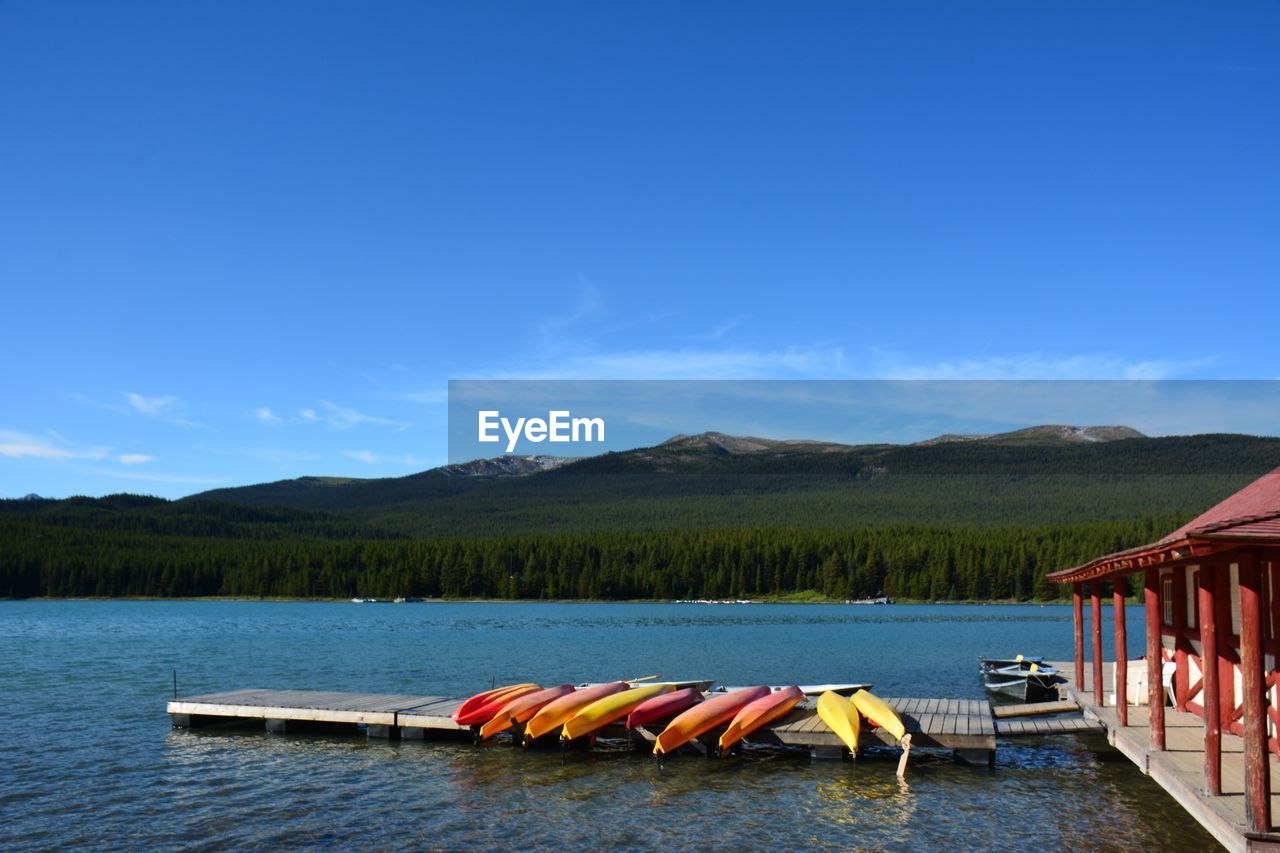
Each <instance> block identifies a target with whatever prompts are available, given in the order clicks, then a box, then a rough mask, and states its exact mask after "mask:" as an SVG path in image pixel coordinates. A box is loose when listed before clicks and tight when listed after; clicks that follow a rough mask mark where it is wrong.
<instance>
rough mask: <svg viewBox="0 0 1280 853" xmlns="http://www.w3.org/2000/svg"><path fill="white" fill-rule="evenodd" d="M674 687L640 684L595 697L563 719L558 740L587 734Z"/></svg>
mask: <svg viewBox="0 0 1280 853" xmlns="http://www.w3.org/2000/svg"><path fill="white" fill-rule="evenodd" d="M675 689H676V686H675V685H674V684H642V685H640V686H639V687H632V688H631V689H630V690H623V691H620V692H618V693H615V694H613V695H612V696H605V697H604V698H602V699H597V700H596V701H594V702H592V703H591V704H590V705H586V706H584V707H583V708H581V709H580V710H579V711H578V713H576V714H574V715H573V716H572V717H570V718H569V719H568V720H566V721H565V724H564V731H562V732H561V733H560V740H576V739H577V738H580V737H583V736H585V735H589V734H591V733H592V732H594V731H595V730H596V729H599V728H603V727H604V726H607V725H609V724H610V723H614V722H617V721H618V720H621V719H623V718H624V717H626V716H627V715H628V714H630V713H631V712H632V711H634V710H635V709H636V708H638V707H640V706H641V705H642V704H644V703H645V702H646V701H648V700H649V699H651V698H653V697H654V696H658V695H660V694H662V693H671V692H672V691H674V690H675Z"/></svg>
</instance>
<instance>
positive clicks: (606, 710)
mask: <svg viewBox="0 0 1280 853" xmlns="http://www.w3.org/2000/svg"><path fill="white" fill-rule="evenodd" d="M708 686H709V683H708V682H655V683H635V682H629V681H611V682H607V683H603V684H589V685H581V686H576V687H575V686H574V685H571V684H561V685H558V686H555V687H542V686H541V685H538V684H533V683H526V684H511V685H506V686H503V687H495V688H494V689H492V690H487V691H485V692H483V693H477V694H476V695H475V696H472V697H471V698H469V699H467V700H466V701H465V702H463V703H462V705H461V706H460V707H459V708H458V710H457V711H455V712H454V714H453V721H454V722H455V723H457V724H458V725H459V726H466V727H469V728H471V729H472V730H473V731H475V732H476V737H477V740H478V741H484V740H488V739H489V738H491V737H493V736H495V735H497V734H499V733H501V732H504V731H508V730H510V731H512V732H513V735H515V736H516V737H518V738H519V739H520V740H521V741H522V742H523V744H524V745H525V746H529V745H531V744H533V743H535V742H538V741H540V740H542V739H544V738H546V739H550V737H551V736H553V735H554V734H555V733H556V732H559V739H560V741H561V742H563V743H569V742H573V741H577V740H579V739H581V738H590V737H594V736H595V735H596V733H597V732H599V731H600V730H601V729H603V728H605V727H606V726H624V727H625V728H626V729H627V730H628V731H632V730H636V729H641V728H643V729H645V732H646V734H649V735H650V736H654V735H656V737H655V738H654V743H653V753H654V755H664V754H669V753H673V752H675V751H676V750H678V749H679V748H680V747H682V746H684V745H685V744H687V743H689V742H690V741H693V740H694V739H703V737H704V736H705V735H707V734H708V733H715V732H717V731H718V732H719V735H718V738H717V740H716V742H715V748H716V749H718V750H719V751H720V752H721V753H722V754H723V753H724V752H725V751H727V750H729V749H731V748H732V747H733V746H734V745H735V744H737V743H738V742H739V741H742V740H744V739H745V738H748V737H749V736H750V735H751V734H752V733H753V732H757V731H759V730H760V729H763V728H765V727H766V726H769V725H770V724H772V723H777V722H778V721H780V720H782V719H783V718H784V717H786V716H787V715H788V714H790V713H791V712H792V711H793V710H794V709H795V707H796V706H797V705H799V704H800V703H801V702H802V701H804V700H805V699H806V697H807V695H809V694H811V693H813V692H820V695H819V696H818V700H817V705H816V710H817V713H818V716H819V717H821V719H822V720H823V722H825V723H826V724H827V727H828V728H829V729H830V730H831V731H832V732H834V733H835V734H836V735H837V736H838V737H839V738H840V740H841V741H842V742H843V743H844V744H845V746H846V747H847V748H848V749H849V750H850V751H851V752H852V753H854V754H855V755H856V754H857V752H858V739H859V737H860V734H861V729H862V723H863V720H864V719H865V720H866V721H867V722H869V723H870V724H871V725H873V726H878V727H879V728H881V729H883V730H884V731H885V732H887V733H889V734H890V735H892V736H893V738H894V739H895V740H897V741H899V742H902V741H903V739H904V736H905V735H906V729H905V726H904V725H903V723H902V719H901V718H900V717H899V716H898V714H897V712H895V711H894V710H893V708H892V707H890V706H889V705H888V704H887V703H886V702H885V701H884V700H882V699H880V698H879V697H877V696H875V695H873V694H872V693H870V692H869V691H868V690H866V689H865V688H864V687H863V686H861V685H843V687H844V688H845V689H844V690H843V691H842V689H841V687H842V686H841V685H821V686H818V687H816V688H815V687H810V688H801V687H799V686H795V685H793V686H789V687H768V686H756V687H740V688H729V689H724V690H721V691H709V690H707V689H706V688H707V687H708ZM842 692H848V693H849V694H850V695H842ZM908 742H909V739H908ZM706 745H707V746H708V747H710V746H711V744H710V743H707V744H706Z"/></svg>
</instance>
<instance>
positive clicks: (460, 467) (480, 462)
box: [436, 454, 582, 477]
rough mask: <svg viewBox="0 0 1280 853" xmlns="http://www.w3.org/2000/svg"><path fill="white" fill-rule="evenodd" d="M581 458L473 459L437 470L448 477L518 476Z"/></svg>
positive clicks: (516, 457)
mask: <svg viewBox="0 0 1280 853" xmlns="http://www.w3.org/2000/svg"><path fill="white" fill-rule="evenodd" d="M581 458H582V457H580V456H519V455H515V454H511V455H507V456H495V457H493V458H491V459H473V460H471V461H470V462H459V463H458V464H456V465H444V466H442V467H440V468H438V469H436V470H438V471H439V472H440V473H441V474H443V475H445V476H446V477H480V476H492V475H495V474H505V475H518V474H536V473H538V472H539V471H550V470H551V469H553V468H559V467H560V466H561V465H568V464H570V463H571V462H577V461H578V460H579V459H581Z"/></svg>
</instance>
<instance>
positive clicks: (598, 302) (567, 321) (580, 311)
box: [537, 278, 604, 349]
mask: <svg viewBox="0 0 1280 853" xmlns="http://www.w3.org/2000/svg"><path fill="white" fill-rule="evenodd" d="M603 304H604V299H603V298H602V297H601V295H600V291H599V289H598V288H596V286H595V285H594V284H592V283H591V282H590V281H588V280H587V279H585V278H584V279H582V280H580V281H579V282H578V299H577V301H576V302H575V303H574V306H573V307H572V308H571V309H569V310H568V311H565V312H563V313H560V314H556V315H554V316H551V317H547V318H545V319H544V320H543V321H542V322H541V323H539V324H538V326H537V330H538V344H539V346H540V347H541V348H553V349H554V348H559V347H560V346H562V345H563V344H564V340H563V339H564V337H565V336H566V334H567V333H568V332H569V331H570V330H571V329H573V328H574V327H575V326H578V325H579V324H581V323H583V322H585V321H586V320H589V319H593V318H595V317H596V316H597V314H598V313H599V311H600V308H601V306H602V305H603Z"/></svg>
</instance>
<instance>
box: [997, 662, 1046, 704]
mask: <svg viewBox="0 0 1280 853" xmlns="http://www.w3.org/2000/svg"><path fill="white" fill-rule="evenodd" d="M982 677H983V684H984V685H985V686H986V688H987V689H988V690H990V691H993V692H995V693H1003V694H1004V695H1006V696H1012V697H1014V698H1015V699H1020V700H1022V701H1023V702H1035V701H1038V700H1041V699H1050V698H1053V697H1055V696H1057V695H1058V683H1059V682H1060V681H1061V679H1059V678H1058V670H1056V669H1054V668H1053V667H1051V666H1049V665H1048V664H1041V663H1037V662H1035V661H1031V660H1027V659H1025V658H1024V659H1023V660H1021V661H1015V662H1013V663H1011V664H1009V665H1008V666H1000V667H993V668H991V669H984V670H983V672H982Z"/></svg>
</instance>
